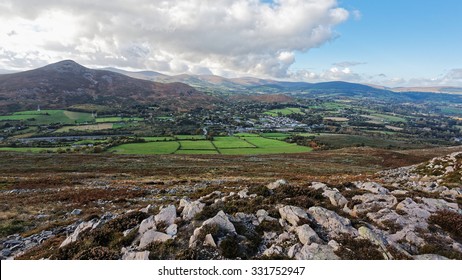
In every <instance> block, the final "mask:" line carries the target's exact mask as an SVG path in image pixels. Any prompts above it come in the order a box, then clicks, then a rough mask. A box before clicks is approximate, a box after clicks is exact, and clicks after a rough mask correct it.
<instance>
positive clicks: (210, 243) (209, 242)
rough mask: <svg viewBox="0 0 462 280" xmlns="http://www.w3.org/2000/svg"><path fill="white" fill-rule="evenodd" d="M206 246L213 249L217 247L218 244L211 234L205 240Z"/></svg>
mask: <svg viewBox="0 0 462 280" xmlns="http://www.w3.org/2000/svg"><path fill="white" fill-rule="evenodd" d="M204 246H210V247H213V248H216V247H217V244H216V243H215V240H214V239H213V236H212V235H211V234H210V233H209V234H207V235H206V236H205V238H204Z"/></svg>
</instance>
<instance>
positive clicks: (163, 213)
mask: <svg viewBox="0 0 462 280" xmlns="http://www.w3.org/2000/svg"><path fill="white" fill-rule="evenodd" d="M154 219H155V221H156V224H159V223H165V225H166V226H169V225H171V224H173V223H174V222H175V219H176V208H175V205H169V206H167V207H165V208H162V210H160V212H159V214H157V215H156V216H155V217H154Z"/></svg>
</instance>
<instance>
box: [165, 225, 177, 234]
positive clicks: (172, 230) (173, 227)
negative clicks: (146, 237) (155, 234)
mask: <svg viewBox="0 0 462 280" xmlns="http://www.w3.org/2000/svg"><path fill="white" fill-rule="evenodd" d="M177 232H178V226H177V225H176V224H171V225H170V226H169V227H168V228H167V229H166V230H165V233H167V234H168V235H170V236H175V235H176V234H177Z"/></svg>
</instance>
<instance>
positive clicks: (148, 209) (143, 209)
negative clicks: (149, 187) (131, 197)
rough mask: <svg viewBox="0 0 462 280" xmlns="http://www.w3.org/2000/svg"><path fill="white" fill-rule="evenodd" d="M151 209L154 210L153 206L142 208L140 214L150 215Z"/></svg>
mask: <svg viewBox="0 0 462 280" xmlns="http://www.w3.org/2000/svg"><path fill="white" fill-rule="evenodd" d="M151 209H152V206H151V204H149V205H148V206H146V207H144V208H141V209H140V212H143V213H148V212H149V211H150V210H151Z"/></svg>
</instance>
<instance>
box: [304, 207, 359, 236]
mask: <svg viewBox="0 0 462 280" xmlns="http://www.w3.org/2000/svg"><path fill="white" fill-rule="evenodd" d="M308 213H309V214H310V216H311V217H313V219H314V220H315V221H316V222H317V223H318V224H319V225H321V226H322V227H323V228H324V229H325V230H326V231H327V233H328V234H329V235H330V236H331V237H339V236H341V235H342V234H348V235H351V236H357V235H358V231H357V230H356V229H355V228H354V227H353V226H352V225H351V221H350V220H349V219H347V218H344V217H341V216H340V215H338V214H337V213H335V212H334V211H331V210H327V209H325V208H322V207H311V208H310V209H308Z"/></svg>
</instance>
